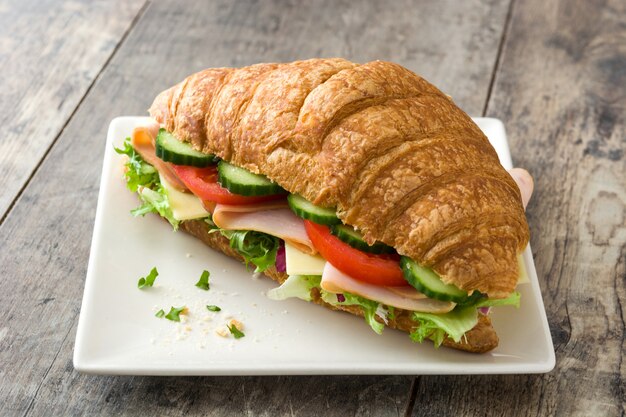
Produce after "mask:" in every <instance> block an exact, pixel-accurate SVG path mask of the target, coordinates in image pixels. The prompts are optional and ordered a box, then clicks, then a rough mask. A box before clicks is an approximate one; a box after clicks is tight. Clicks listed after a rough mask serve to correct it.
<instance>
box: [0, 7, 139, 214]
mask: <svg viewBox="0 0 626 417" xmlns="http://www.w3.org/2000/svg"><path fill="white" fill-rule="evenodd" d="M144 1H145V0H132V1H123V0H117V1H110V2H107V1H98V2H92V1H88V0H82V1H54V0H45V1H38V0H34V1H33V0H28V1H24V0H12V1H8V2H4V3H3V5H2V6H1V7H0V78H2V81H3V84H2V85H3V88H2V100H0V125H2V126H3V134H2V138H1V139H0V184H2V193H0V219H2V218H4V216H5V214H6V211H7V210H8V209H9V208H10V206H11V204H12V203H13V202H14V200H15V198H16V196H17V195H18V194H19V193H20V191H21V190H22V188H23V187H24V185H25V184H26V182H27V181H28V180H29V178H30V177H31V175H32V172H33V171H34V170H35V169H36V168H37V166H38V165H39V162H40V161H41V159H42V158H43V157H44V155H45V154H46V152H47V151H48V149H49V147H50V146H51V144H52V143H53V141H54V140H55V139H56V138H57V136H58V135H59V133H60V132H61V130H62V129H63V126H64V125H65V123H66V121H67V119H68V118H69V117H70V116H71V115H72V113H73V112H74V110H75V109H76V106H77V105H78V104H79V102H80V100H81V99H82V98H83V96H84V95H85V93H86V92H87V90H88V88H89V87H90V85H91V84H92V82H93V80H94V79H95V77H96V76H97V75H98V73H99V72H100V70H101V69H102V67H103V66H104V64H105V63H106V61H107V59H108V58H109V57H110V56H111V53H112V52H113V51H114V50H115V48H116V46H117V44H118V43H119V41H120V39H121V38H122V36H123V35H124V33H125V31H126V30H127V29H128V27H129V26H130V24H131V22H132V20H133V18H134V17H135V15H136V14H137V12H138V11H139V9H140V8H141V6H142V4H143V3H144Z"/></svg>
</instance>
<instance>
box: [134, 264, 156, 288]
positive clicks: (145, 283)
mask: <svg viewBox="0 0 626 417" xmlns="http://www.w3.org/2000/svg"><path fill="white" fill-rule="evenodd" d="M157 276H159V272H158V271H157V269H156V267H154V268H152V270H151V271H150V273H149V274H148V275H147V276H146V277H141V278H139V282H137V288H139V289H142V288H145V287H152V285H153V284H154V280H155V279H156V277H157Z"/></svg>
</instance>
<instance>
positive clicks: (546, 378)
mask: <svg viewBox="0 0 626 417" xmlns="http://www.w3.org/2000/svg"><path fill="white" fill-rule="evenodd" d="M625 21H626V3H625V2H623V1H619V0H615V1H560V2H545V1H542V0H529V1H516V2H515V3H514V7H513V13H512V16H511V22H510V29H509V30H508V32H507V34H506V42H505V44H504V47H503V51H502V56H501V59H500V62H501V65H500V68H499V70H498V72H497V74H496V82H495V85H494V89H493V94H492V97H491V100H490V102H489V105H488V109H487V115H489V116H495V117H499V118H501V119H502V120H504V121H505V123H506V125H507V129H508V133H509V143H510V145H511V152H512V154H513V159H514V162H515V163H516V164H517V165H519V166H523V167H526V168H528V170H529V171H530V172H531V173H532V174H533V175H534V178H535V195H534V197H533V199H532V200H531V203H530V205H529V207H528V209H527V215H528V219H529V223H530V228H531V247H532V248H533V255H534V258H535V263H536V266H537V274H538V276H539V279H540V282H541V289H542V293H543V299H544V303H545V305H546V310H547V313H548V321H549V323H550V329H551V333H552V338H553V341H554V345H555V350H556V357H557V362H556V369H555V370H554V371H553V372H551V373H549V374H546V375H531V376H522V375H518V376H501V377H463V378H455V377H420V378H418V383H417V395H416V398H417V401H416V403H415V405H414V413H413V415H415V416H418V415H419V416H436V415H442V414H446V415H464V416H483V415H485V414H486V412H485V410H489V414H490V415H498V416H500V415H501V416H505V415H506V416H528V415H559V416H624V415H625V414H626V380H625V377H626V364H625V363H624V353H625V352H626V344H625V342H624V306H625V305H626V156H625V155H624V153H625V152H626V25H625V24H624V22H625ZM450 393H453V394H452V395H451V394H450Z"/></svg>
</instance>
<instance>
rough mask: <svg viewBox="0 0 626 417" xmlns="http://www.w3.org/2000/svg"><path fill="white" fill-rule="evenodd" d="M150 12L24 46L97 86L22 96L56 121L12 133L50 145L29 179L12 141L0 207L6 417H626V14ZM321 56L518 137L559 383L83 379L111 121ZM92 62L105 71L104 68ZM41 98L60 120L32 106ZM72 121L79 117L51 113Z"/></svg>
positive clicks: (163, 5)
mask: <svg viewBox="0 0 626 417" xmlns="http://www.w3.org/2000/svg"><path fill="white" fill-rule="evenodd" d="M90 6H91V4H90ZM140 6H141V4H138V3H134V4H130V3H129V5H127V6H123V7H122V8H121V11H119V13H120V15H119V16H117V15H116V16H115V19H113V18H111V17H109V18H103V17H98V16H93V15H90V14H89V13H96V12H100V13H104V14H105V15H106V13H107V12H106V10H112V9H108V7H114V6H113V4H112V3H111V4H109V3H97V4H96V5H94V6H93V7H84V5H82V3H80V2H73V1H63V2H57V3H56V6H55V7H56V8H60V9H61V10H66V11H68V10H74V9H75V10H78V12H77V13H76V14H72V13H69V12H68V14H67V15H65V14H62V13H61V14H59V16H65V17H63V19H65V21H66V22H70V23H71V22H73V23H72V24H74V25H75V26H73V28H74V29H71V25H70V29H65V26H63V25H60V27H58V28H57V29H49V31H50V32H45V30H44V29H39V31H33V33H30V34H28V36H27V35H26V34H24V35H22V36H25V37H26V38H33V37H37V36H43V35H42V32H43V33H45V37H46V39H51V40H52V39H56V41H55V42H56V43H55V44H60V45H73V47H74V49H75V50H76V52H77V53H79V54H80V55H82V58H81V59H79V60H80V61H81V62H82V64H80V65H79V67H80V68H82V69H81V71H82V72H81V74H85V73H88V74H91V78H90V77H87V78H86V79H87V80H88V81H85V79H80V80H74V79H72V78H71V76H70V75H68V74H67V73H66V74H62V75H55V76H52V75H50V74H49V73H46V77H49V78H45V77H44V78H45V79H46V82H47V84H45V85H44V84H42V85H39V87H37V88H38V89H36V90H29V89H30V88H35V87H33V86H31V85H30V84H29V83H28V82H26V81H21V80H17V77H14V78H15V81H13V78H10V79H9V82H6V83H5V84H7V87H6V88H7V91H11V92H13V93H12V94H14V95H16V97H17V96H19V94H22V95H23V98H22V100H25V101H29V100H30V101H29V102H30V103H31V104H30V106H33V104H32V103H38V104H37V106H36V107H41V108H42V111H43V115H40V114H39V113H38V112H36V111H30V113H28V112H27V111H21V112H20V114H19V117H21V118H22V119H20V120H22V121H21V122H20V123H21V126H23V127H22V128H21V129H22V130H19V129H15V132H13V133H11V135H13V136H11V137H12V140H11V141H10V142H12V143H17V142H26V141H28V140H33V141H39V142H36V143H35V142H33V143H32V150H29V151H28V153H27V155H28V158H26V159H27V162H24V163H27V165H24V166H20V168H19V169H17V168H16V167H15V166H14V165H12V164H14V162H13V160H14V159H15V155H16V154H15V152H16V151H15V150H14V149H16V148H15V145H14V144H12V145H10V146H8V145H7V146H8V147H6V148H5V145H4V143H5V139H4V138H3V139H2V140H0V146H2V149H0V178H1V181H2V185H3V186H5V184H8V183H9V182H11V183H13V182H15V181H17V182H20V181H21V182H20V184H19V185H15V186H13V185H11V186H10V187H9V186H7V187H6V188H5V189H3V192H2V194H1V197H0V213H4V212H6V217H4V218H3V221H2V223H1V224H0V286H1V287H2V288H3V291H1V292H0V316H1V317H3V321H2V322H0V404H2V411H1V412H0V414H1V415H9V416H13V415H16V416H46V415H49V416H57V415H90V416H92V415H168V416H170V415H171V416H177V415H211V416H213V415H215V416H217V415H267V416H275V415H320V414H321V415H330V416H344V415H374V416H383V415H411V414H413V415H420V416H421V415H424V416H438V415H476V416H484V415H497V416H504V415H506V416H509V415H524V416H526V415H563V416H569V415H581V416H583V415H591V416H595V415H608V416H620V415H622V416H623V415H624V414H625V413H626V409H625V405H624V404H625V402H626V398H625V392H626V387H625V381H624V376H625V367H626V365H624V364H623V361H622V358H623V354H624V350H625V345H624V320H623V314H624V313H623V307H622V306H623V305H624V300H625V297H626V288H625V280H626V271H625V268H626V224H625V223H626V180H625V178H626V164H625V162H624V161H625V159H624V152H625V149H626V146H625V145H626V143H625V138H626V131H625V130H626V128H625V127H624V126H625V123H624V122H625V120H624V118H625V115H626V111H625V110H626V88H625V86H626V70H625V68H626V49H625V48H626V25H624V21H626V7H625V6H624V2H623V1H620V0H614V1H606V2H599V1H598V2H596V1H564V0H562V1H554V2H546V1H539V0H527V1H526V0H524V1H522V0H514V1H513V3H509V2H508V1H478V0H472V1H466V2H456V1H452V0H450V1H437V2H435V1H423V2H421V1H397V2H395V1H394V2H378V1H375V0H371V1H366V2H349V1H340V2H333V1H331V0H326V1H310V2H301V3H299V2H289V1H281V0H269V1H235V2H233V1H228V0H221V1H214V2H206V3H205V2H201V1H189V2H185V5H184V6H181V5H180V4H179V3H178V2H174V1H169V2H168V1H155V2H151V3H148V4H147V6H145V7H143V9H140ZM81 7H83V8H81ZM7 10H8V11H7ZM29 10H30V9H24V10H22V9H17V8H16V7H13V5H8V6H7V5H3V6H2V7H0V19H3V18H4V17H2V16H4V15H3V14H2V13H5V14H6V13H13V15H14V16H15V18H14V19H15V20H16V21H17V20H19V18H20V17H21V18H25V17H24V16H28V13H30V12H29ZM109 13H113V12H109ZM115 13H117V12H115ZM42 15H44V16H47V18H50V19H52V17H49V16H51V14H50V13H48V14H43V13H42ZM52 15H54V14H52ZM90 16H91V18H88V17H90ZM106 16H110V15H106ZM94 19H95V22H106V25H104V26H103V27H105V28H106V29H102V28H101V29H100V31H95V32H97V33H98V36H102V37H103V38H107V36H110V37H112V38H111V39H117V41H111V42H110V43H109V44H107V43H106V42H104V41H102V40H101V39H103V38H98V39H100V40H98V41H95V42H94V43H93V44H92V47H87V46H85V42H86V41H85V40H83V41H82V42H81V41H80V40H79V39H75V38H74V37H73V36H72V34H73V33H79V34H80V33H88V34H89V33H93V32H92V31H91V30H92V29H93V26H94V25H95V23H94ZM111 20H116V22H110V21H111ZM131 21H132V23H131ZM7 22H8V23H7V25H11V24H12V23H11V22H10V19H9V20H7ZM13 24H15V25H18V26H19V23H13ZM22 24H24V23H22ZM68 24H69V23H68ZM90 26H91V29H90V28H89V27H90ZM16 27H17V26H16ZM5 29H6V27H5ZM5 29H3V30H2V33H3V35H2V38H0V39H1V42H0V50H2V51H3V53H2V54H0V62H2V67H0V71H4V69H5V68H7V65H10V64H9V63H10V62H13V61H15V60H17V59H19V57H20V56H21V55H20V54H26V53H25V52H20V51H18V52H12V53H11V55H10V59H9V54H8V52H6V51H12V50H17V49H19V48H17V47H16V45H17V44H16V42H19V39H18V38H17V36H11V34H10V33H9V32H7V31H6V30H5ZM107 30H109V31H110V32H108V33H109V35H103V34H102V31H104V32H106V31H107ZM124 32H126V33H127V35H126V36H125V35H124ZM115 34H117V37H116V35H115ZM83 39H84V38H83ZM33 42H34V41H33ZM98 42H100V43H98ZM118 43H119V44H118ZM93 45H96V46H93ZM107 45H108V46H107ZM107 48H108V49H107ZM107 51H108V52H107ZM90 54H91V55H90ZM108 56H111V57H110V59H109V60H108V61H107V59H108ZM312 56H343V57H345V58H348V59H351V60H355V61H366V60H370V59H386V60H393V61H396V62H398V63H400V64H403V65H405V66H407V67H409V68H410V69H412V70H414V71H416V72H418V73H420V74H422V75H424V76H425V77H426V78H429V79H430V80H431V81H433V82H434V83H435V84H437V85H439V86H440V87H441V88H442V89H443V90H444V91H446V92H448V93H449V94H451V95H452V96H453V97H454V98H455V100H456V101H457V103H459V104H460V105H461V106H462V107H463V108H464V109H465V110H466V111H468V112H469V113H470V114H472V115H480V114H481V113H482V112H483V109H486V114H487V115H489V116H496V117H499V118H502V119H503V120H504V121H505V123H506V125H507V129H508V133H509V137H510V141H511V147H512V153H513V157H514V160H515V162H516V163H517V164H518V165H520V166H525V167H527V168H528V169H529V170H530V171H531V172H532V173H533V174H534V176H535V179H536V194H535V196H534V200H532V202H531V204H530V206H529V208H528V218H529V221H530V225H531V235H532V241H531V243H532V247H533V251H534V255H535V259H536V263H537V270H538V275H539V277H540V282H541V287H542V291H543V294H544V302H545V303H546V308H547V312H548V318H549V322H550V327H551V330H552V335H553V338H554V342H555V348H556V353H557V368H556V370H555V371H553V372H551V373H549V374H546V375H536V376H524V375H518V376H468V377H454V376H448V377H437V376H428V377H426V376H423V377H417V378H412V377H401V376H388V377H374V376H361V377H353V376H351V377H319V376H315V377H304V376H303V377H202V378H191V377H176V378H174V377H171V378H164V377H101V376H90V375H84V374H79V373H77V372H76V371H75V370H74V369H73V366H72V362H71V359H72V353H73V346H74V337H75V332H76V323H77V318H78V313H79V308H80V301H81V297H82V291H83V282H84V277H85V272H86V267H87V259H88V255H89V245H90V241H91V234H92V228H93V220H94V214H95V207H96V203H97V201H96V200H97V192H98V184H99V179H100V170H101V166H102V165H101V164H102V157H103V151H104V149H103V147H104V139H105V137H106V129H107V126H108V123H109V121H110V120H111V119H112V118H113V117H115V116H119V115H129V114H138V115H139V114H145V109H147V107H148V105H149V104H150V102H151V101H152V98H153V97H154V96H155V94H156V93H157V92H159V91H160V90H162V89H164V88H165V87H168V86H169V85H171V84H173V83H175V82H177V81H179V80H180V79H182V78H183V77H184V76H185V75H187V74H189V73H191V72H193V71H196V70H199V69H202V68H205V67H210V66H239V65H247V64H251V63H255V62H260V61H281V60H282V61H285V60H292V59H298V58H305V57H312ZM89 57H91V58H89ZM23 59H26V58H23ZM28 59H32V61H29V62H32V64H31V65H30V66H32V67H37V66H39V67H38V68H44V63H43V62H42V61H43V60H39V59H35V58H33V57H29V58H28ZM65 59H66V60H67V61H65V62H74V61H71V59H78V58H76V57H73V58H69V57H68V58H65ZM83 59H84V61H82V60H83ZM98 60H100V61H98ZM15 62H17V61H15ZM88 62H90V63H91V64H92V66H91V67H89V68H86V67H85V66H87V63H88ZM98 62H99V63H98ZM58 65H59V68H65V70H66V71H70V69H71V68H70V69H68V66H69V67H71V65H69V64H58ZM64 65H65V66H64ZM85 68H86V69H85ZM41 71H42V70H40V73H41ZM58 71H61V70H60V69H58V70H57V72H58ZM90 71H91V72H90ZM79 72H80V71H79ZM33 74H35V73H33ZM96 75H97V77H96ZM32 77H34V78H37V77H36V76H35V75H33V76H32ZM55 77H56V78H55ZM94 77H95V78H94ZM94 79H95V82H93V85H92V82H91V81H89V80H92V81H93V80H94ZM64 80H68V81H67V82H68V85H69V87H65V88H66V90H63V91H68V93H67V94H66V95H65V96H67V97H68V98H67V99H65V100H64V101H61V100H63V98H62V97H61V98H59V97H60V96H59V95H58V94H57V92H58V91H59V90H58V89H59V88H61V87H60V86H59V84H61V83H62V82H63V81H64ZM20 82H22V83H23V84H19V83H20ZM20 86H21V87H20ZM33 91H34V92H33ZM37 96H39V97H41V98H42V101H32V100H35V99H34V98H33V97H37ZM65 96H63V97H65ZM55 100H56V101H55ZM60 102H62V103H63V104H62V105H61V109H60V110H57V111H56V112H54V111H52V110H51V108H54V109H56V108H57V106H59V103H60ZM0 105H2V106H6V107H7V109H9V110H10V111H9V112H7V110H5V112H4V113H3V115H4V116H3V117H7V120H9V123H14V122H15V120H12V119H11V117H10V116H9V115H8V114H9V113H10V112H11V111H12V112H13V113H12V114H14V115H15V114H16V113H15V108H17V105H16V106H14V108H10V107H8V105H7V104H6V102H3V103H2V104H0ZM61 110H62V111H61ZM13 119H16V117H15V116H14V117H13ZM16 120H17V119H16ZM5 122H6V121H5ZM15 123H17V122H15ZM5 124H6V123H5ZM54 126H56V127H54ZM47 129H50V131H49V132H48V130H47ZM55 129H56V130H55ZM55 132H56V133H55ZM35 136H36V137H37V138H36V139H32V138H33V137H35ZM46 138H47V139H46ZM77 145H80V146H77ZM29 146H31V145H29ZM48 147H51V148H50V149H49V151H48V150H47V149H48ZM29 149H31V148H29ZM11 152H12V153H11ZM5 154H6V155H8V156H7V157H5V156H4V155H5ZM24 170H26V171H25V172H26V173H25V174H24V173H23V171H24ZM14 171H19V172H17V173H16V172H14ZM31 172H34V174H33V175H32V178H31V174H30V173H31ZM20 175H21V176H20ZM29 178H30V179H29ZM23 184H26V187H25V188H24V189H23V191H22V192H20V191H19V190H21V189H22V186H23ZM11 187H13V188H11ZM7 207H10V209H9V210H8V211H7ZM0 217H1V216H0Z"/></svg>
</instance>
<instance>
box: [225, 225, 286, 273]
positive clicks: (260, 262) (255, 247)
mask: <svg viewBox="0 0 626 417" xmlns="http://www.w3.org/2000/svg"><path fill="white" fill-rule="evenodd" d="M219 232H220V233H221V234H222V236H225V237H226V238H227V239H228V240H230V247H231V248H233V249H235V250H236V251H237V252H239V254H241V256H243V259H244V261H245V263H246V266H248V265H249V264H253V265H254V266H256V269H255V270H254V272H263V271H265V270H266V269H267V268H269V267H270V266H274V264H276V253H277V252H278V247H279V246H280V239H279V238H277V237H275V236H271V235H268V234H267V233H262V232H256V231H253V230H223V229H219Z"/></svg>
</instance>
